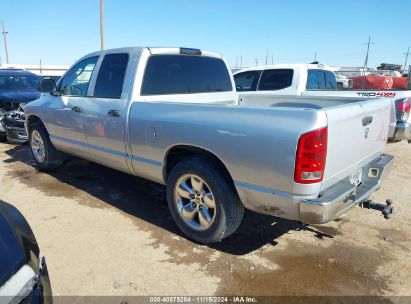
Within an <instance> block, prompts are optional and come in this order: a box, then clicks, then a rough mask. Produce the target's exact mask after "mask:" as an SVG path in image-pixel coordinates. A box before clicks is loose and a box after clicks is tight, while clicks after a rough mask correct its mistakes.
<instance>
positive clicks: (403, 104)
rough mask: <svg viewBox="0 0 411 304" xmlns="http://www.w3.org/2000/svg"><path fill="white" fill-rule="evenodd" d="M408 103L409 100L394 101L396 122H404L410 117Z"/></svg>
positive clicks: (410, 99)
mask: <svg viewBox="0 0 411 304" xmlns="http://www.w3.org/2000/svg"><path fill="white" fill-rule="evenodd" d="M410 101H411V98H404V99H399V100H396V102H395V108H396V111H397V120H398V121H403V122H406V121H407V120H408V117H409V116H410Z"/></svg>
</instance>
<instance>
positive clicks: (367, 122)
mask: <svg viewBox="0 0 411 304" xmlns="http://www.w3.org/2000/svg"><path fill="white" fill-rule="evenodd" d="M372 120H373V117H372V116H366V117H364V118H363V119H362V125H363V126H364V127H365V126H368V125H370V124H371V123H372Z"/></svg>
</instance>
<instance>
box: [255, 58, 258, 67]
mask: <svg viewBox="0 0 411 304" xmlns="http://www.w3.org/2000/svg"><path fill="white" fill-rule="evenodd" d="M257 65H258V58H257V57H255V66H257Z"/></svg>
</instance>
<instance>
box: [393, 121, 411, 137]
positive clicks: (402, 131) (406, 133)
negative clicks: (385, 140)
mask: <svg viewBox="0 0 411 304" xmlns="http://www.w3.org/2000/svg"><path fill="white" fill-rule="evenodd" d="M393 140H394V141H401V140H408V141H411V124H409V123H408V122H397V125H396V127H395V133H394V138H393Z"/></svg>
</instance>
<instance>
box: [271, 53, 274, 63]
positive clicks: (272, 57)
mask: <svg viewBox="0 0 411 304" xmlns="http://www.w3.org/2000/svg"><path fill="white" fill-rule="evenodd" d="M273 64H274V55H271V65H273Z"/></svg>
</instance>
